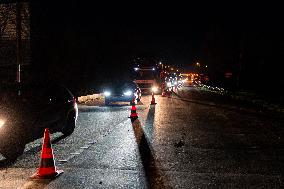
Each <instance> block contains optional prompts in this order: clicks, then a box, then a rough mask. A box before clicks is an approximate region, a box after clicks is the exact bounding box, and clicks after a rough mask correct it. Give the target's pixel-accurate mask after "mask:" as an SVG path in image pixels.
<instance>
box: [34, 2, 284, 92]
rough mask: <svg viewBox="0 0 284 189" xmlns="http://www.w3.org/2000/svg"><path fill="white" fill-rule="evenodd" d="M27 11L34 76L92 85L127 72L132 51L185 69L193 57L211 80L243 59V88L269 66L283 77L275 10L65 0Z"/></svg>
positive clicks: (235, 67)
mask: <svg viewBox="0 0 284 189" xmlns="http://www.w3.org/2000/svg"><path fill="white" fill-rule="evenodd" d="M215 7H217V8H215ZM31 10H32V23H31V24H32V31H31V34H32V49H33V58H32V63H33V65H34V66H33V67H34V69H35V70H36V72H37V73H41V74H40V75H44V74H48V75H49V76H48V77H51V78H55V79H61V80H64V81H69V80H70V81H71V80H72V81H73V80H76V81H78V80H80V81H81V82H82V83H84V84H86V83H87V85H89V86H90V85H95V83H99V82H100V81H102V80H104V79H105V78H115V77H117V76H118V75H119V74H117V73H126V70H128V69H129V65H131V60H132V59H133V58H134V57H137V56H139V55H140V54H142V53H151V54H154V55H156V56H159V57H161V58H163V59H164V60H165V62H166V63H168V64H171V65H176V66H178V67H181V68H183V69H184V70H185V71H189V69H190V68H191V66H192V65H193V64H194V63H195V62H197V61H199V62H201V63H203V64H206V65H208V66H209V68H210V69H209V72H210V73H211V75H212V78H216V79H217V78H218V73H222V74H223V73H224V72H226V71H233V72H235V71H239V70H238V68H239V67H238V66H239V64H241V65H242V69H243V70H242V74H243V77H242V78H244V80H245V81H244V82H243V83H250V84H248V86H249V87H251V86H253V85H255V84H256V82H257V81H259V78H260V77H261V78H260V79H261V81H262V82H264V81H266V80H267V79H265V77H263V74H264V73H265V72H267V71H268V72H269V78H271V81H272V80H273V81H274V82H275V81H277V82H278V81H279V82H278V83H281V82H280V80H281V79H280V77H279V74H281V73H280V71H279V69H275V68H276V67H279V65H281V64H279V63H280V62H282V63H283V55H284V53H283V51H284V45H283V41H284V40H283V35H282V34H283V33H282V32H283V29H282V26H281V24H280V23H281V22H280V21H281V15H279V14H280V13H279V12H278V11H276V10H275V11H274V12H271V11H270V12H269V11H268V9H263V10H265V12H263V11H262V9H258V8H256V7H254V9H251V7H246V6H244V5H242V4H240V5H239V6H236V5H230V6H228V7H226V8H223V7H222V6H219V7H218V6H217V5H214V6H213V5H212V6H211V5H208V6H206V7H205V6H204V5H202V6H197V5H184V6H183V5H180V6H171V5H167V6H164V4H156V5H155V6H153V5H152V4H148V5H147V4H141V5H139V4H135V5H130V4H112V6H111V5H107V6H101V5H91V4H89V3H82V2H81V3H79V2H71V1H69V2H68V3H64V4H63V3H61V4H55V3H54V4H52V3H50V2H46V3H42V2H33V3H32V6H31ZM268 12H269V14H267V13H268ZM240 54H241V55H240ZM240 56H241V57H242V58H241V59H240ZM272 65H273V66H272ZM271 66H272V67H271ZM275 73H276V74H275ZM251 75H253V76H254V77H255V78H256V79H253V78H254V77H251ZM247 78H250V81H248V80H247ZM257 83H259V82H257ZM281 84H283V82H282V83H281Z"/></svg>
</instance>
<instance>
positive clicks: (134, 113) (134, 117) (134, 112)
mask: <svg viewBox="0 0 284 189" xmlns="http://www.w3.org/2000/svg"><path fill="white" fill-rule="evenodd" d="M129 118H130V119H131V121H132V122H133V121H135V120H136V119H137V118H138V114H137V113H136V107H135V104H133V105H132V107H131V114H130V116H129Z"/></svg>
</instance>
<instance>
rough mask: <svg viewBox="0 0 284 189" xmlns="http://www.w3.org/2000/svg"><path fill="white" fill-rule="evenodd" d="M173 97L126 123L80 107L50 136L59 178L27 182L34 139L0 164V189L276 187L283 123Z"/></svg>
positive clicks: (110, 112) (119, 109)
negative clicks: (65, 130) (67, 130)
mask: <svg viewBox="0 0 284 189" xmlns="http://www.w3.org/2000/svg"><path fill="white" fill-rule="evenodd" d="M173 97H174V98H175V99H173V98H168V97H161V96H156V102H157V105H156V106H150V105H149V104H150V101H151V96H145V97H143V99H142V102H143V105H137V113H138V116H139V119H138V120H136V121H135V122H133V123H131V121H130V119H129V118H128V116H129V115H130V106H111V107H97V106H80V108H79V117H78V125H77V128H76V130H75V132H74V133H73V134H72V135H71V136H69V137H66V138H64V137H62V135H61V134H53V135H52V139H53V140H52V141H53V149H54V153H55V157H56V164H57V166H58V168H60V169H63V170H64V174H62V175H61V176H59V177H58V178H56V179H55V180H43V181H39V180H30V179H29V176H31V175H32V174H33V173H35V172H36V169H37V167H38V164H39V156H40V150H41V142H42V141H41V139H40V140H37V141H35V142H33V143H30V144H28V145H27V147H26V150H25V153H24V154H23V155H22V156H21V157H20V158H19V159H18V160H17V162H16V163H15V164H13V165H6V164H5V163H4V162H3V160H0V188H66V189H67V188H281V187H282V181H283V176H282V175H283V171H284V170H283V163H284V132H283V128H281V127H283V125H284V124H283V123H284V122H283V120H281V119H275V118H269V117H265V116H264V117H262V116H260V115H258V114H251V113H247V112H240V111H234V109H227V108H223V107H222V106H220V107H218V106H212V104H211V105H210V103H208V101H204V103H202V104H201V103H195V102H193V101H185V100H180V99H179V97H178V96H173ZM184 98H185V97H184ZM187 98H188V96H187ZM189 100H190V99H189ZM199 100H202V98H200V99H199ZM199 102H200V101H199Z"/></svg>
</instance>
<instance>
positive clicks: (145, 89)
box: [134, 65, 161, 94]
mask: <svg viewBox="0 0 284 189" xmlns="http://www.w3.org/2000/svg"><path fill="white" fill-rule="evenodd" d="M134 82H135V83H136V84H137V85H138V86H139V88H140V89H141V93H142V94H151V93H155V94H158V93H160V92H161V87H160V81H159V70H158V68H157V67H156V66H141V67H140V66H138V65H136V66H135V67H134Z"/></svg>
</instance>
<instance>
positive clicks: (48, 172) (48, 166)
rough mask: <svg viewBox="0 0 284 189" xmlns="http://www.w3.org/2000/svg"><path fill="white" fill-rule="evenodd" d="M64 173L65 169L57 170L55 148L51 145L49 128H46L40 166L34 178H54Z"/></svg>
mask: <svg viewBox="0 0 284 189" xmlns="http://www.w3.org/2000/svg"><path fill="white" fill-rule="evenodd" d="M61 173H63V170H57V168H56V166H55V161H54V155H53V150H52V147H51V142H50V136H49V129H48V128H46V129H45V130H44V138H43V145H42V150H41V160H40V166H39V169H38V171H37V173H35V174H34V175H32V176H31V178H33V179H53V178H55V177H57V176H59V175H60V174H61Z"/></svg>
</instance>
